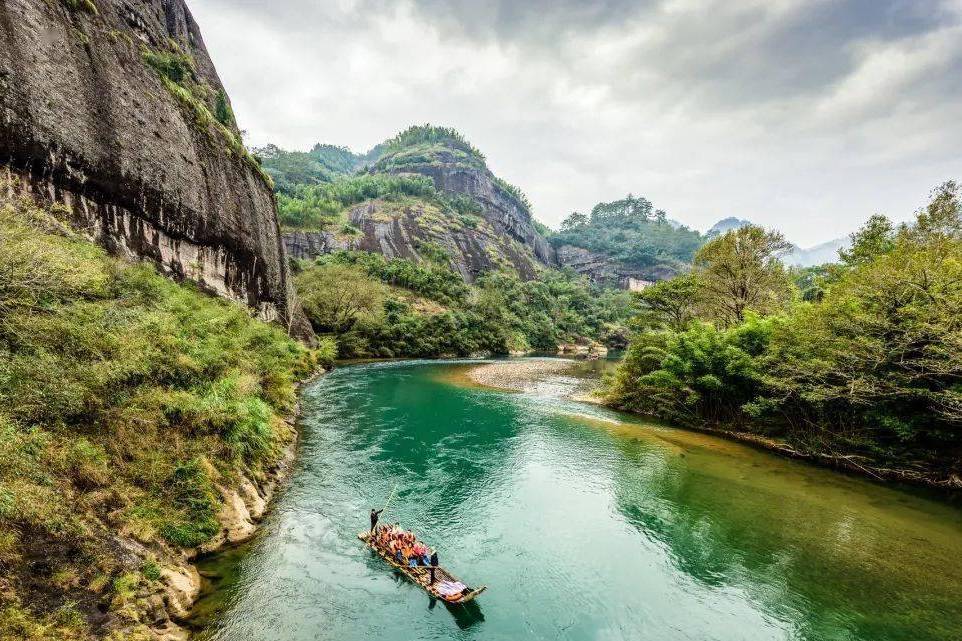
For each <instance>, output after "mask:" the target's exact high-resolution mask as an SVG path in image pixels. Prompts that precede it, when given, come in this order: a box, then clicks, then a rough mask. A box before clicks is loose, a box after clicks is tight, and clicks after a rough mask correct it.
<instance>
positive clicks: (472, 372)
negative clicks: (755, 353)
mask: <svg viewBox="0 0 962 641" xmlns="http://www.w3.org/2000/svg"><path fill="white" fill-rule="evenodd" d="M582 363H583V362H582V361H574V360H568V359H552V358H545V359H524V360H505V361H497V362H491V363H481V364H478V365H476V366H473V367H471V368H470V369H468V370H467V371H465V372H464V376H465V377H466V378H467V379H468V380H470V381H471V382H473V383H475V384H477V385H482V386H484V387H490V388H493V389H500V390H505V391H512V392H527V391H536V390H538V389H539V388H543V387H544V386H545V385H546V384H550V382H551V381H552V380H554V382H555V383H557V382H558V378H559V377H573V376H575V375H576V374H577V373H581V374H583V373H584V372H583V371H582V372H578V371H577V368H578V366H579V365H580V364H582ZM581 380H583V381H586V382H584V383H583V384H581V385H579V386H578V387H577V389H575V390H574V391H571V392H570V393H568V394H565V395H564V396H565V397H566V398H569V399H571V400H576V401H581V402H585V403H594V404H598V405H607V403H606V402H605V399H604V398H603V397H602V396H600V395H598V394H597V383H598V379H595V380H594V381H593V384H588V382H587V379H585V378H582V379H581ZM552 395H553V396H557V394H552ZM611 407H612V409H617V410H619V411H626V410H624V409H623V408H618V407H614V406H611ZM628 413H632V412H628ZM639 416H641V415H639ZM648 418H653V419H655V420H660V419H659V418H658V417H648ZM683 429H690V430H693V431H696V432H702V433H705V434H712V435H714V436H720V437H723V438H727V439H731V440H734V441H738V442H740V443H745V444H747V445H750V446H752V447H755V448H757V449H761V450H765V451H768V452H772V453H774V454H778V455H779V456H785V457H788V458H793V459H796V460H800V461H806V462H809V463H811V464H814V465H819V466H822V467H828V468H831V469H834V470H838V471H842V472H846V473H850V474H857V475H859V476H864V477H867V478H870V479H873V480H876V481H887V482H898V483H907V484H911V485H917V486H922V487H927V488H930V489H936V490H939V491H950V492H953V493H954V492H959V491H960V490H962V478H959V477H958V476H954V475H949V476H939V475H937V474H934V473H931V472H927V471H924V470H914V469H907V468H898V467H882V466H879V465H875V464H873V463H872V462H871V461H869V460H867V459H866V458H864V457H860V456H857V455H854V454H844V453H835V452H832V453H829V452H811V451H805V450H802V449H800V448H798V447H794V446H793V445H791V444H790V443H789V442H787V441H784V440H780V439H777V438H773V437H769V436H763V435H760V434H754V433H751V432H745V431H742V430H736V429H729V428H725V427H721V426H717V427H713V426H683Z"/></svg>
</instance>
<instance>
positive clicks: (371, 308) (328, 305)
mask: <svg viewBox="0 0 962 641" xmlns="http://www.w3.org/2000/svg"><path fill="white" fill-rule="evenodd" d="M296 284H297V291H298V294H299V296H300V299H301V306H302V307H303V309H304V312H305V313H306V314H307V317H308V318H309V319H310V321H311V325H313V327H314V330H315V331H317V332H318V333H335V334H345V333H347V332H349V331H351V329H353V328H354V325H355V324H357V322H358V321H359V320H360V319H361V318H363V317H374V316H377V315H378V314H380V313H381V310H382V309H383V306H384V298H385V295H386V294H385V289H384V285H382V284H381V283H378V282H376V281H374V280H373V279H372V278H370V277H369V276H367V275H366V274H363V273H361V272H359V271H358V270H356V269H352V268H351V267H349V266H347V265H338V264H326V265H313V266H311V267H309V268H307V269H305V270H304V271H302V272H301V273H300V274H298V275H297V279H296Z"/></svg>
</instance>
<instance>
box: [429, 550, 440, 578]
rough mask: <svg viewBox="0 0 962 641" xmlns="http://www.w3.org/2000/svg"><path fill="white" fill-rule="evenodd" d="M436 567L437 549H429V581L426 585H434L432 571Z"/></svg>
mask: <svg viewBox="0 0 962 641" xmlns="http://www.w3.org/2000/svg"><path fill="white" fill-rule="evenodd" d="M437 568H438V551H437V550H431V582H430V583H429V584H428V585H434V571H435V570H436V569H437Z"/></svg>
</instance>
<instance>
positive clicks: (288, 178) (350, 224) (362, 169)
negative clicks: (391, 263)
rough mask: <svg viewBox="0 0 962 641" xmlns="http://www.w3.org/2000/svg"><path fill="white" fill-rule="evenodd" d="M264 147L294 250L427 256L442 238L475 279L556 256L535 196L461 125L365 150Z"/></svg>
mask: <svg viewBox="0 0 962 641" xmlns="http://www.w3.org/2000/svg"><path fill="white" fill-rule="evenodd" d="M261 151H262V153H263V155H262V162H263V166H264V169H265V171H266V172H267V173H268V174H270V175H271V176H272V177H274V179H275V182H276V184H277V191H278V208H279V216H280V220H281V224H282V225H283V226H284V227H285V229H286V231H287V232H288V233H287V235H286V239H287V245H288V249H289V251H290V253H291V254H292V255H294V256H295V257H300V258H305V257H312V256H317V255H321V254H324V253H327V252H330V251H332V250H334V249H343V250H362V251H374V252H378V253H381V254H384V255H385V256H387V257H388V258H393V257H403V258H407V259H409V260H414V261H416V262H418V261H422V260H423V259H424V258H425V254H424V252H423V251H422V249H421V248H422V247H424V246H435V245H436V246H440V247H441V248H442V249H443V250H444V251H445V252H447V253H448V255H449V256H450V260H451V265H452V267H453V268H454V269H455V270H456V271H457V272H458V273H460V274H461V276H462V278H464V280H465V281H467V282H471V281H473V280H475V279H476V278H477V277H478V276H479V275H481V274H482V273H484V272H488V271H496V270H499V269H510V270H513V271H515V272H517V273H518V274H520V275H521V276H522V277H523V278H528V279H530V278H534V277H535V276H536V275H537V271H538V269H540V268H541V267H544V266H547V265H551V264H552V263H553V253H552V251H551V247H550V246H549V245H548V244H547V242H546V241H545V240H544V238H543V237H542V236H541V235H540V234H539V233H538V230H537V229H536V228H535V225H534V222H533V219H532V216H531V207H530V204H529V203H528V200H527V198H526V197H525V196H524V194H523V193H522V192H521V190H520V189H518V188H517V187H515V186H513V185H511V184H509V183H508V182H506V181H504V180H502V179H501V178H499V177H497V176H495V175H494V174H492V173H491V171H490V170H489V169H488V168H487V164H486V161H485V158H484V155H483V154H482V153H481V152H480V151H478V150H477V149H476V148H475V147H474V146H473V145H471V144H470V143H469V142H467V140H465V139H464V137H463V136H462V135H461V134H460V133H458V132H457V131H456V130H454V129H450V128H445V127H434V126H431V125H423V126H415V127H410V128H408V129H407V130H405V131H403V132H401V133H399V134H398V135H397V136H395V137H393V138H391V139H388V140H386V141H384V142H383V143H381V144H379V145H377V146H376V147H374V148H373V149H372V150H371V151H369V152H367V153H366V154H355V153H353V152H351V151H349V150H347V149H344V148H341V147H333V146H331V145H316V146H315V147H314V149H312V150H311V151H310V152H287V151H282V150H279V149H277V148H276V147H266V148H264V149H262V150H261Z"/></svg>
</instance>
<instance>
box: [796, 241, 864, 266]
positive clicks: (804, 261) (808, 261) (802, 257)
mask: <svg viewBox="0 0 962 641" xmlns="http://www.w3.org/2000/svg"><path fill="white" fill-rule="evenodd" d="M849 242H851V241H850V240H849V239H848V238H836V239H835V240H830V241H828V242H825V243H821V244H819V245H815V246H814V247H809V248H808V249H802V248H801V247H797V246H796V247H795V248H794V249H793V250H792V251H791V252H790V253H788V254H786V255H785V256H783V257H782V262H783V263H785V264H786V265H794V266H795V267H812V266H813V265H824V264H825V263H837V262H838V250H839V249H842V248H846V247H848V245H849Z"/></svg>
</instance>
